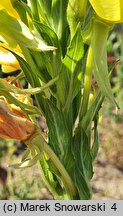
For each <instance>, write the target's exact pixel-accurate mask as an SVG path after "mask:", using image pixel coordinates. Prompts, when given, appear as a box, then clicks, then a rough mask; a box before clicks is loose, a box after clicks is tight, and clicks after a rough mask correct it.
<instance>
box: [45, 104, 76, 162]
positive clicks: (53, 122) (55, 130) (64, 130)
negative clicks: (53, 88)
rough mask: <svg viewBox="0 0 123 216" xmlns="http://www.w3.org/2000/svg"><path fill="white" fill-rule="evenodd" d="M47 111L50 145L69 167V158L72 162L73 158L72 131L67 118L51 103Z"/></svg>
mask: <svg viewBox="0 0 123 216" xmlns="http://www.w3.org/2000/svg"><path fill="white" fill-rule="evenodd" d="M46 109H47V113H46V119H47V125H48V128H49V133H48V142H49V145H50V146H51V148H52V149H53V151H54V152H55V153H56V155H57V156H58V157H59V159H60V160H61V161H62V162H63V164H66V165H68V164H69V158H70V160H71V158H72V156H71V150H70V145H71V136H72V131H70V130H69V127H68V125H67V118H66V116H65V115H64V113H62V112H61V111H59V110H58V109H57V108H55V106H54V105H53V104H52V103H51V102H50V101H48V103H47V107H46ZM71 162H72V161H70V165H71ZM68 166H69V165H68Z"/></svg>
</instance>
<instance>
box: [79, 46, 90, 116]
mask: <svg viewBox="0 0 123 216" xmlns="http://www.w3.org/2000/svg"><path fill="white" fill-rule="evenodd" d="M92 66H93V49H92V46H91V45H90V47H89V50H88V55H87V62H86V70H85V79H84V90H83V99H82V106H81V111H80V120H81V119H82V118H83V116H84V115H85V114H86V112H87V109H88V101H89V95H90V90H91V81H92Z"/></svg>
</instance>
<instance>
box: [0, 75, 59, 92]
mask: <svg viewBox="0 0 123 216" xmlns="http://www.w3.org/2000/svg"><path fill="white" fill-rule="evenodd" d="M57 80H58V77H56V78H54V79H52V80H50V81H49V82H48V83H47V84H45V85H43V86H41V87H37V88H29V89H21V88H17V87H16V86H14V85H11V84H9V83H7V82H6V81H5V80H3V79H1V78H0V90H5V91H8V92H13V93H15V94H32V95H34V94H38V93H40V92H42V91H44V90H46V89H47V88H49V87H50V86H52V85H53V84H54V83H55V82H56V81H57Z"/></svg>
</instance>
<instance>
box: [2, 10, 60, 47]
mask: <svg viewBox="0 0 123 216" xmlns="http://www.w3.org/2000/svg"><path fill="white" fill-rule="evenodd" d="M0 34H1V35H3V37H4V35H5V36H7V37H9V38H10V40H14V41H16V43H18V44H21V45H23V46H25V47H27V48H30V49H33V50H36V51H48V50H54V49H56V48H54V47H50V46H47V45H46V44H45V43H44V42H43V40H41V38H39V37H38V36H36V37H35V36H34V35H33V34H32V33H31V31H30V29H29V28H28V27H27V26H26V25H25V24H24V23H23V22H22V21H20V20H17V19H16V18H14V17H12V16H10V15H9V14H8V13H7V12H6V10H4V9H0ZM12 35H13V37H11V36H12Z"/></svg>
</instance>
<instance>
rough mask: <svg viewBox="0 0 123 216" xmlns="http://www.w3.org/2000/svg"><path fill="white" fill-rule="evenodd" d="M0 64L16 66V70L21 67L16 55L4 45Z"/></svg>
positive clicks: (0, 48)
mask: <svg viewBox="0 0 123 216" xmlns="http://www.w3.org/2000/svg"><path fill="white" fill-rule="evenodd" d="M0 64H1V65H6V66H11V67H12V68H15V70H19V69H21V68H20V65H19V63H18V61H17V59H16V58H15V56H14V55H13V54H12V53H10V52H8V51H7V50H5V49H4V48H2V47H0ZM12 68H11V69H12Z"/></svg>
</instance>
